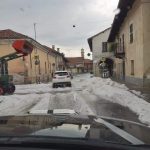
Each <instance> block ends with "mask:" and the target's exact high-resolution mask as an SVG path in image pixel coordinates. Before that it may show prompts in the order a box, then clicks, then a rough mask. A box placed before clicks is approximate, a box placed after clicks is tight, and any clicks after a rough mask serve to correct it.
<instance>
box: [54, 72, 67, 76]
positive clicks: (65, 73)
mask: <svg viewBox="0 0 150 150" xmlns="http://www.w3.org/2000/svg"><path fill="white" fill-rule="evenodd" d="M55 75H57V76H67V75H68V72H55Z"/></svg>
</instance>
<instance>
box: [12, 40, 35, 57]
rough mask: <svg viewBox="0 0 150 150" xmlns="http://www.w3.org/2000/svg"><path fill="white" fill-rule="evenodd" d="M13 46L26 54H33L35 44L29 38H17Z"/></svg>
mask: <svg viewBox="0 0 150 150" xmlns="http://www.w3.org/2000/svg"><path fill="white" fill-rule="evenodd" d="M12 47H13V48H14V49H15V50H16V51H17V52H18V53H21V54H23V55H24V56H26V55H28V54H31V53H32V51H33V45H32V44H31V43H30V42H29V41H27V40H15V41H14V42H13V44H12Z"/></svg>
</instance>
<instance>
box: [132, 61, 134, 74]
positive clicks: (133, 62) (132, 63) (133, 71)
mask: <svg viewBox="0 0 150 150" xmlns="http://www.w3.org/2000/svg"><path fill="white" fill-rule="evenodd" d="M131 75H134V60H131Z"/></svg>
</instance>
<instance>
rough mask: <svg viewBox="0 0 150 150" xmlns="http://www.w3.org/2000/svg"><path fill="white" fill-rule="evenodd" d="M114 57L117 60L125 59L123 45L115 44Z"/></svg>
mask: <svg viewBox="0 0 150 150" xmlns="http://www.w3.org/2000/svg"><path fill="white" fill-rule="evenodd" d="M115 56H116V57H117V58H124V57H125V49H124V46H123V45H120V44H117V48H116V51H115Z"/></svg>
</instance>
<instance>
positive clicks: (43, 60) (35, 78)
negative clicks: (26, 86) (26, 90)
mask: <svg viewBox="0 0 150 150" xmlns="http://www.w3.org/2000/svg"><path fill="white" fill-rule="evenodd" d="M16 39H25V40H28V41H30V42H31V43H32V44H33V45H34V49H33V52H32V53H31V55H28V56H25V57H23V58H18V59H15V60H12V61H9V62H8V70H9V74H10V75H12V76H13V80H14V83H16V84H17V83H18V84H23V83H35V82H37V83H40V82H48V81H51V78H52V72H54V71H55V70H62V69H64V68H65V58H64V55H63V54H61V53H60V52H58V51H56V50H54V49H52V48H49V47H46V46H43V45H41V44H40V43H38V42H37V41H35V40H33V39H32V38H30V37H27V36H25V35H22V34H20V33H17V32H14V31H12V30H1V31H0V57H1V56H4V55H7V54H11V53H13V52H15V50H14V49H13V47H12V43H13V41H14V40H16ZM60 64H61V65H60Z"/></svg>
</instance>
